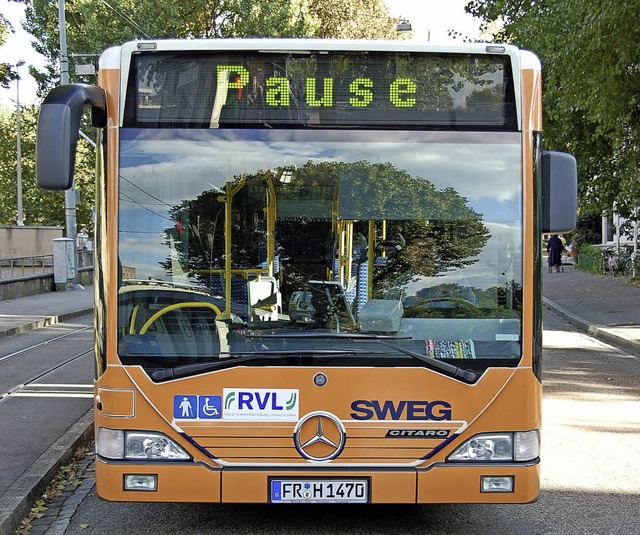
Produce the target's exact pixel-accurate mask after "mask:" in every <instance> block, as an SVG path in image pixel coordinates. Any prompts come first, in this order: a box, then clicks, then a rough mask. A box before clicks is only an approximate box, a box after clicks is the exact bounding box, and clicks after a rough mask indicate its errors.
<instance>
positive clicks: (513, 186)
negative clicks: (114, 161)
mask: <svg viewBox="0 0 640 535" xmlns="http://www.w3.org/2000/svg"><path fill="white" fill-rule="evenodd" d="M522 234H523V229H522V154H521V137H520V134H519V133H517V132H467V133H463V132H455V134H454V133H452V132H438V131H430V132H425V131H415V130H413V131H401V130H348V129H344V130H331V131H328V130H300V129H297V130H290V129H284V128H283V129H251V128H241V129H210V128H208V129H199V128H198V129H195V128H189V129H184V128H177V129H173V128H161V129H148V128H135V127H131V128H125V129H122V130H121V131H120V173H119V244H118V255H119V256H118V259H119V272H120V277H119V279H120V286H119V308H118V322H119V328H118V333H119V345H118V349H119V353H120V357H121V359H122V361H123V363H125V364H127V363H135V364H142V365H143V366H144V367H145V368H148V369H151V368H153V369H157V368H159V367H166V366H179V365H182V364H190V363H202V362H207V361H216V360H219V359H228V360H229V362H230V363H231V362H232V361H233V357H234V356H246V355H247V354H254V353H255V354H256V355H258V354H260V355H262V354H266V352H268V354H269V356H270V357H271V356H272V355H274V354H275V355H278V354H280V355H281V356H282V358H283V359H285V361H286V363H287V364H290V363H294V364H299V365H305V364H309V363H313V362H314V358H316V357H314V353H313V352H314V351H317V358H324V359H325V361H323V362H326V358H328V356H330V358H331V364H332V365H337V366H341V365H346V364H348V365H364V366H377V365H380V366H402V365H407V366H415V365H416V361H415V360H412V359H411V358H409V357H408V356H407V351H409V352H413V353H417V354H419V355H424V356H426V357H429V358H433V359H440V360H444V361H450V362H456V363H457V365H461V364H460V363H464V366H466V367H470V368H474V369H484V368H486V367H488V366H500V365H504V366H515V365H516V364H517V362H518V361H519V359H520V357H521V343H520V342H521V317H522V280H523V273H522V270H523V269H522ZM329 334H331V336H328V335H329ZM363 334H369V335H372V336H380V337H383V338H384V340H385V342H384V344H377V345H375V347H372V345H371V344H370V343H368V341H367V340H365V338H366V337H362V335H363ZM338 335H339V336H338ZM396 348H399V349H400V350H396ZM328 350H332V351H333V350H335V353H331V352H328ZM402 350H405V351H404V352H403V351H402ZM323 352H324V353H326V354H324V355H323ZM294 357H298V358H294ZM256 362H262V363H263V364H264V365H269V364H273V363H274V362H275V363H281V362H279V361H274V360H273V359H271V358H270V359H265V360H264V361H259V360H258V361H256ZM230 365H231V364H230Z"/></svg>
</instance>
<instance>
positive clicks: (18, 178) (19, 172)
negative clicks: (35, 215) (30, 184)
mask: <svg viewBox="0 0 640 535" xmlns="http://www.w3.org/2000/svg"><path fill="white" fill-rule="evenodd" d="M23 65H24V61H23V60H20V61H18V63H16V72H17V76H16V189H17V196H18V220H17V225H18V226H19V227H24V221H23V217H22V147H21V146H20V67H22V66H23Z"/></svg>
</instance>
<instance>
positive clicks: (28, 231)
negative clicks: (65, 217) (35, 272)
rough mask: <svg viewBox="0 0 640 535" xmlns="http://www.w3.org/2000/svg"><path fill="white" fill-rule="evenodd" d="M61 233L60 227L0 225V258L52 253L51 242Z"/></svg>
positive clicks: (60, 235) (59, 236)
mask: <svg viewBox="0 0 640 535" xmlns="http://www.w3.org/2000/svg"><path fill="white" fill-rule="evenodd" d="M62 235H63V228H62V227H18V226H15V225H12V226H4V225H3V226H0V258H21V257H23V256H41V255H50V254H53V249H52V245H51V242H52V240H53V239H54V238H61V237H62Z"/></svg>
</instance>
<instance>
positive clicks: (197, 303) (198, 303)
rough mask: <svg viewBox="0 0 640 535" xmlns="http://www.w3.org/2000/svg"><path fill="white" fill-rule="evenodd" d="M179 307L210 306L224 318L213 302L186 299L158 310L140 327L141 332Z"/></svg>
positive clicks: (219, 316) (217, 316)
mask: <svg viewBox="0 0 640 535" xmlns="http://www.w3.org/2000/svg"><path fill="white" fill-rule="evenodd" d="M177 308H210V309H211V310H213V311H214V312H215V313H216V318H217V319H221V318H222V312H220V309H219V308H218V307H217V306H216V305H214V304H213V303H205V302H202V301H184V302H182V303H174V304H173V305H168V306H166V307H164V308H163V309H161V310H158V312H156V313H155V314H154V315H153V316H151V317H150V318H149V319H148V320H147V321H146V322H145V324H144V325H143V326H142V328H141V329H140V334H144V333H146V332H147V330H148V329H149V327H151V325H152V324H153V322H154V321H156V320H157V319H158V318H159V317H160V316H164V315H165V314H166V313H167V312H171V311H172V310H176V309H177Z"/></svg>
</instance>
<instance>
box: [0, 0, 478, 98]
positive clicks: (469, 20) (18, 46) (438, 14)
mask: <svg viewBox="0 0 640 535" xmlns="http://www.w3.org/2000/svg"><path fill="white" fill-rule="evenodd" d="M384 2H385V4H387V7H388V8H389V12H390V14H391V15H392V16H394V17H403V18H405V19H406V20H408V21H409V22H410V23H411V25H412V27H413V30H414V33H415V38H416V39H419V40H429V41H432V42H442V41H450V40H451V38H450V37H448V36H447V31H448V30H450V29H453V30H456V31H458V32H460V33H462V34H463V35H465V36H476V35H478V33H479V32H478V27H479V26H480V24H479V22H478V21H477V20H476V19H474V18H473V17H472V16H471V15H468V14H467V13H465V11H464V6H465V5H466V4H467V3H468V2H469V0H384ZM0 9H1V10H2V14H3V15H4V16H5V17H6V18H7V19H9V21H10V22H11V23H12V24H13V26H14V29H15V30H16V33H15V34H12V35H9V38H8V39H7V42H6V43H5V44H4V45H3V46H1V47H0V58H2V61H3V62H8V63H13V64H16V63H17V62H18V61H20V60H24V61H25V62H26V64H25V65H24V66H23V67H21V68H20V76H21V80H20V103H21V104H33V103H35V102H36V100H37V98H36V83H35V81H34V80H33V78H31V76H30V75H29V73H28V66H29V65H33V66H35V67H36V68H37V69H39V70H42V69H43V67H44V59H43V58H42V56H40V55H39V54H37V53H36V52H35V51H34V50H33V48H32V46H31V40H32V37H31V35H29V34H28V33H26V32H25V31H24V30H22V27H21V20H24V9H25V6H24V4H21V3H16V2H9V1H8V0H0ZM70 52H72V51H70ZM15 99H16V83H15V82H12V83H11V85H10V86H9V89H2V88H0V105H2V106H14V105H15Z"/></svg>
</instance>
